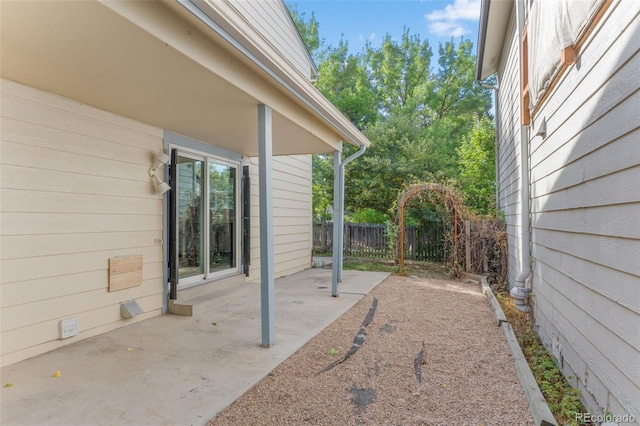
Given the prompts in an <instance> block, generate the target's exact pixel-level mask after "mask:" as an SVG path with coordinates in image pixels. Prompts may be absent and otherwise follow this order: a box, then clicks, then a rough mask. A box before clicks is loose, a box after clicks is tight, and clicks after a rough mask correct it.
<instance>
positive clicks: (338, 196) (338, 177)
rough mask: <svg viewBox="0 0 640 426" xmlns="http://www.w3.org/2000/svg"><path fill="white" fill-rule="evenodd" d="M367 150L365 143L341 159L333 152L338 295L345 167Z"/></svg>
mask: <svg viewBox="0 0 640 426" xmlns="http://www.w3.org/2000/svg"><path fill="white" fill-rule="evenodd" d="M366 150H367V147H366V146H365V145H361V146H360V150H358V152H356V153H354V154H353V155H351V156H350V157H348V158H346V159H344V160H342V161H341V153H340V151H335V152H334V153H333V179H334V181H333V268H332V276H331V295H332V296H333V297H338V296H339V295H340V292H339V290H338V283H339V282H341V281H342V263H343V257H344V255H343V253H344V247H343V246H344V232H343V229H344V167H345V166H346V165H347V164H349V163H350V162H352V161H353V160H355V159H356V158H358V157H360V156H361V155H362V154H364V152H365V151H366Z"/></svg>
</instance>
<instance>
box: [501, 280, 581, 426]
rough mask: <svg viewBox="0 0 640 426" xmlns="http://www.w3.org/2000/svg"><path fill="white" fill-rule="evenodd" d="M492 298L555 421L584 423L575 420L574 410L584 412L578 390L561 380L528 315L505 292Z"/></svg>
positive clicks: (561, 423)
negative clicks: (503, 315)
mask: <svg viewBox="0 0 640 426" xmlns="http://www.w3.org/2000/svg"><path fill="white" fill-rule="evenodd" d="M496 298H497V299H498V301H499V302H500V305H501V306H502V310H503V311H504V313H505V315H506V316H507V319H508V320H509V323H510V324H511V326H512V327H513V331H514V333H515V334H516V337H517V338H518V342H519V343H520V347H521V348H522V352H523V353H524V356H525V358H526V359H527V361H528V363H529V367H531V371H532V372H533V375H534V377H535V379H536V382H538V386H539V387H540V390H541V391H542V395H543V396H544V398H545V400H546V401H547V404H548V405H549V409H550V410H551V412H552V413H553V416H554V417H555V419H556V421H557V422H558V424H559V425H571V426H574V425H575V426H577V425H580V424H584V423H583V422H581V421H579V420H576V413H584V412H585V407H584V405H583V404H582V401H581V400H580V391H578V390H576V389H574V388H573V387H572V386H571V385H570V384H569V383H568V382H567V380H565V378H564V376H563V375H562V373H561V372H560V369H559V368H558V366H557V365H556V363H555V361H554V359H553V358H552V357H551V355H549V352H547V350H546V348H545V347H544V345H543V344H542V342H541V341H540V339H539V338H538V336H537V334H536V333H535V331H534V330H533V327H532V326H531V319H530V317H529V316H528V315H526V314H522V313H520V312H518V311H517V310H516V308H515V306H514V304H513V300H512V299H511V297H509V296H508V294H507V293H506V292H504V293H502V292H501V293H498V294H497V295H496Z"/></svg>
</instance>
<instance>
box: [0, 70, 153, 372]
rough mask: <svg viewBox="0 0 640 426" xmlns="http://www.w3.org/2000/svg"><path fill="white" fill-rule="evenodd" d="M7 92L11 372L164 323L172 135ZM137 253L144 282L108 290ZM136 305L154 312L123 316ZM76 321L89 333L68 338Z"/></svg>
mask: <svg viewBox="0 0 640 426" xmlns="http://www.w3.org/2000/svg"><path fill="white" fill-rule="evenodd" d="M0 96H1V98H0V102H1V119H2V122H1V124H0V141H1V144H2V146H1V150H0V152H1V157H0V167H1V168H2V169H1V171H0V191H1V195H0V197H1V205H0V213H1V217H0V235H1V243H0V306H1V308H0V309H1V313H0V322H1V324H2V325H1V346H2V365H7V364H11V363H14V362H17V361H19V360H21V359H24V358H27V357H30V356H34V355H37V354H39V353H43V352H46V351H49V350H52V349H55V348H57V347H60V346H62V345H65V344H68V343H71V342H74V341H77V340H78V339H82V338H86V337H89V336H92V335H96V334H99V333H102V332H105V331H108V330H111V329H114V328H117V327H121V326H123V325H127V324H130V323H132V322H135V321H139V320H142V319H145V318H149V317H151V316H155V315H159V314H160V311H161V307H162V263H163V262H162V245H161V241H162V226H163V225H162V222H163V217H162V212H163V205H162V197H161V196H159V195H156V194H155V193H154V192H153V189H154V188H153V185H152V183H151V180H150V178H149V176H148V174H147V170H148V168H149V166H150V165H151V164H152V161H153V158H154V154H155V153H157V152H161V151H162V130H161V129H157V128H154V127H151V126H147V125H144V124H141V123H139V122H135V121H133V120H129V119H126V118H123V117H119V116H116V115H113V114H109V113H107V112H104V111H101V110H98V109H95V108H91V107H88V106H85V105H82V104H79V103H77V102H74V101H71V100H68V99H65V98H61V97H58V96H54V95H51V94H48V93H44V92H41V91H39V90H36V89H34V88H30V87H27V86H23V85H20V84H16V83H13V82H11V81H7V80H2V81H1V85H0ZM134 254H136V255H137V254H141V255H143V263H144V265H143V274H144V276H143V280H144V281H143V284H142V286H139V287H134V288H131V289H126V290H121V291H115V292H111V293H110V292H108V290H107V286H108V259H109V258H112V257H115V256H124V255H134ZM131 299H135V300H136V301H137V302H138V303H139V305H140V306H141V307H142V309H143V310H144V312H145V313H144V314H143V315H139V316H137V317H135V318H134V319H130V320H121V319H120V308H119V304H120V302H122V301H127V300H131ZM69 317H75V318H79V322H80V335H79V336H77V337H73V338H69V339H66V340H64V341H61V340H58V337H59V331H58V327H59V321H60V320H62V319H65V318H69Z"/></svg>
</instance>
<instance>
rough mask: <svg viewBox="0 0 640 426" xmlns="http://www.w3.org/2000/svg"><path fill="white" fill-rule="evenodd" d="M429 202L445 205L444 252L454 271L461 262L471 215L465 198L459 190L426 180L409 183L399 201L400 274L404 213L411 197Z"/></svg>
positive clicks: (402, 258)
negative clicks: (465, 232)
mask: <svg viewBox="0 0 640 426" xmlns="http://www.w3.org/2000/svg"><path fill="white" fill-rule="evenodd" d="M416 199H417V200H420V201H430V202H432V203H434V204H442V205H443V206H444V210H445V214H446V216H445V217H443V225H444V235H445V239H444V247H443V249H444V252H445V253H447V254H448V259H447V264H448V266H449V268H450V270H452V271H456V270H457V269H458V268H459V265H462V263H463V259H464V251H463V250H464V247H463V246H462V236H463V235H464V220H465V218H466V217H468V216H469V213H468V209H467V208H466V206H465V205H464V202H463V201H462V196H461V195H460V193H459V192H458V191H456V190H455V189H454V188H451V187H449V186H446V185H443V184H440V183H423V184H415V185H411V186H409V188H408V189H407V190H406V191H405V192H404V194H402V196H401V197H400V199H399V200H398V215H397V217H396V225H397V227H398V228H397V229H398V232H399V235H398V238H397V239H396V263H399V264H400V273H404V254H405V249H406V248H405V238H404V212H405V209H406V208H407V207H408V206H409V204H410V201H411V200H416Z"/></svg>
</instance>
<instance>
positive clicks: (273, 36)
mask: <svg viewBox="0 0 640 426" xmlns="http://www.w3.org/2000/svg"><path fill="white" fill-rule="evenodd" d="M229 3H231V4H232V5H233V7H234V8H235V9H236V10H237V11H238V13H239V14H240V15H242V16H243V17H244V18H245V19H246V20H247V23H248V24H249V25H251V26H252V27H253V28H255V29H256V30H257V31H258V32H259V33H260V34H262V36H263V37H264V38H265V40H267V41H268V42H269V43H270V44H272V45H273V46H274V47H275V48H276V50H277V51H278V52H280V53H281V54H282V55H284V57H285V58H286V59H287V60H288V61H289V62H290V63H291V65H293V66H294V67H295V68H296V69H297V70H298V71H300V73H301V74H302V75H304V76H306V77H310V76H311V70H312V64H311V62H310V60H309V56H308V54H307V51H306V48H305V46H304V44H303V43H302V40H301V39H300V36H299V35H298V33H297V29H296V28H295V25H294V24H293V23H292V21H291V19H290V18H289V11H288V10H287V9H286V6H285V5H284V3H283V2H282V0H262V1H246V0H230V1H229Z"/></svg>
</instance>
